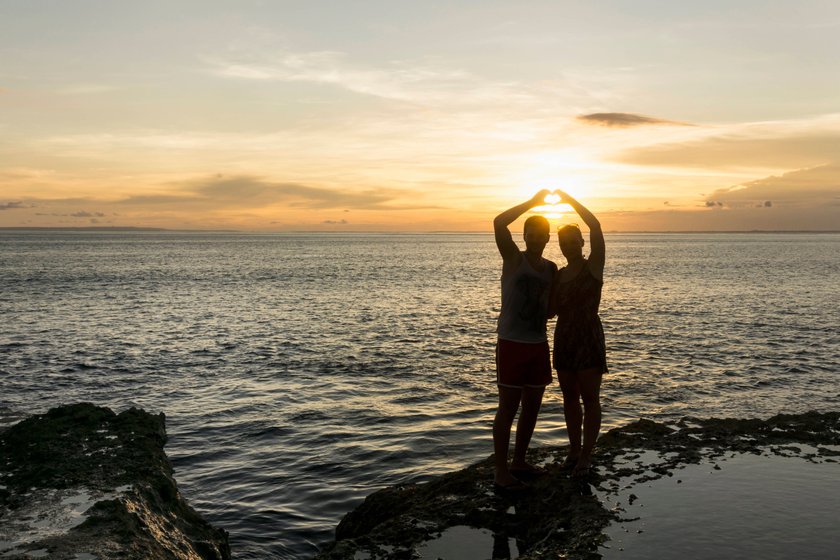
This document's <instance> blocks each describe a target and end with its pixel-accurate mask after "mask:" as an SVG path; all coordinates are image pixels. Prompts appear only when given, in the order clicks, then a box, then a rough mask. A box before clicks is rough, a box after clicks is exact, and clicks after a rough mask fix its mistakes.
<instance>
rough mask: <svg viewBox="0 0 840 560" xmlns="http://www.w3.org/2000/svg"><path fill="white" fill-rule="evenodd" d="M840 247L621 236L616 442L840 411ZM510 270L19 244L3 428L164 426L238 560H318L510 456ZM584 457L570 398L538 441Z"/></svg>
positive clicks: (296, 248)
mask: <svg viewBox="0 0 840 560" xmlns="http://www.w3.org/2000/svg"><path fill="white" fill-rule="evenodd" d="M838 246H840V235H835V234H831V235H775V234H773V235H770V234H767V235H759V234H755V235H752V234H744V235H724V234H717V235H653V234H651V235H642V234H638V235H630V234H627V235H609V236H608V237H607V250H608V261H607V272H606V276H605V278H606V284H605V288H604V297H603V304H602V318H603V322H604V326H605V330H606V334H607V345H608V352H609V355H608V359H609V363H610V370H611V372H610V374H609V376H608V377H607V379H606V380H605V383H604V389H603V403H604V410H605V428H609V427H612V426H617V425H622V424H625V423H626V422H627V421H629V420H634V419H637V418H639V417H642V416H644V417H650V418H655V419H669V418H676V417H681V416H684V415H692V416H698V417H708V416H727V417H750V416H759V417H767V416H770V415H773V414H776V413H778V412H803V411H805V410H810V409H818V410H820V409H821V410H831V409H834V408H836V402H837V398H838V397H839V396H840V392H838V389H837V387H838V384H837V379H838V374H839V373H840V364H838V361H839V360H840V351H838V350H840V338H839V337H838V334H837V320H836V318H837V317H838V316H840V304H838V299H837V297H836V291H837V288H836V283H835V282H834V281H833V280H832V279H833V278H837V275H838V272H840V251H838V250H837V249H838ZM547 257H549V258H552V259H554V260H556V261H558V262H560V261H562V257H561V256H560V254H559V249H558V248H557V247H556V246H554V245H551V246H550V247H549V250H548V253H547ZM499 266H500V259H499V257H498V254H497V251H496V248H495V245H494V242H493V238H492V235H483V234H482V235H394V234H370V235H363V234H357V235H307V234H282V235H258V234H182V233H177V234H176V233H165V232H163V233H162V232H135V233H129V234H126V233H113V232H112V233H56V232H29V233H20V232H15V233H10V232H3V233H0V285H1V286H2V287H3V290H2V295H0V316H2V317H3V319H4V320H3V322H2V324H0V376H2V382H3V391H2V394H0V423H2V422H4V421H5V419H12V418H15V414H16V413H18V412H43V411H45V410H47V409H48V408H49V407H51V406H54V405H56V404H58V403H59V402H64V403H66V402H76V401H91V402H94V403H96V404H100V405H105V406H111V407H113V408H115V409H117V410H122V409H124V408H126V407H129V406H140V407H143V408H146V409H147V410H150V411H162V412H165V413H166V415H167V428H168V432H169V435H170V439H169V443H168V445H167V453H168V454H169V456H170V457H171V459H172V461H173V464H174V466H175V468H176V476H177V479H178V482H179V484H180V487H181V489H182V491H183V492H184V494H185V495H186V496H187V497H188V499H189V500H190V501H191V502H192V504H193V505H194V506H195V507H196V508H197V509H198V510H199V511H201V512H202V513H204V514H205V516H206V517H207V518H208V520H209V521H211V522H212V523H214V524H216V525H218V526H220V527H223V528H225V529H227V530H229V531H230V533H231V540H232V547H233V551H234V554H235V556H236V557H237V558H265V557H273V558H301V557H306V556H309V555H312V554H314V553H315V551H316V550H317V548H318V546H319V545H320V544H321V543H323V542H325V541H327V540H329V539H330V538H331V536H332V532H333V529H334V527H335V524H336V523H337V522H338V520H339V519H340V518H341V516H342V515H343V514H344V513H346V512H347V511H349V510H350V509H352V508H353V507H354V506H356V505H358V504H359V503H360V502H361V500H362V499H363V498H364V497H365V496H366V495H367V494H369V493H370V492H372V491H374V490H376V489H378V488H380V487H382V486H385V485H388V484H393V483H395V482H400V481H404V480H407V479H416V478H419V479H423V478H424V477H428V476H431V475H434V474H439V473H442V472H445V471H448V470H452V469H454V468H459V467H462V466H464V465H466V464H469V463H471V462H474V461H476V460H478V459H482V458H484V457H486V456H487V455H489V454H490V452H491V442H490V423H491V420H492V416H493V413H494V410H495V404H496V394H495V385H494V381H495V376H494V363H493V347H494V343H495V339H494V328H495V319H496V316H497V314H498V311H499ZM3 407H6V408H3ZM564 441H565V429H564V426H563V421H562V407H561V404H560V396H559V391H556V390H549V392H548V394H547V398H546V401H545V404H544V407H543V411H542V415H541V420H540V425H539V426H538V428H537V433H536V435H535V441H534V443H535V444H537V445H538V444H560V443H563V442H564Z"/></svg>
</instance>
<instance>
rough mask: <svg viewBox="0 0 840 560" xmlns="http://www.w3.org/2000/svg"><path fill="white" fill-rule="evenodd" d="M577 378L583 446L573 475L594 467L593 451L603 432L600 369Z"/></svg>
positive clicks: (581, 372) (586, 371)
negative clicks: (581, 411)
mask: <svg viewBox="0 0 840 560" xmlns="http://www.w3.org/2000/svg"><path fill="white" fill-rule="evenodd" d="M575 375H576V376H577V381H578V387H579V388H580V396H581V399H582V400H583V446H582V447H581V451H580V459H579V460H578V463H577V465H576V466H575V469H574V471H573V472H572V474H576V473H577V472H583V471H585V470H586V469H588V468H589V467H590V466H592V450H593V449H594V448H595V442H596V441H597V440H598V432H600V431H601V377H602V373H601V372H600V371H599V370H598V369H587V370H583V371H579V372H577V373H576V374H575Z"/></svg>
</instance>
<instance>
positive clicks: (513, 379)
mask: <svg viewBox="0 0 840 560" xmlns="http://www.w3.org/2000/svg"><path fill="white" fill-rule="evenodd" d="M552 194H554V195H559V197H560V202H561V203H566V204H568V205H570V206H571V207H572V208H574V210H575V211H576V212H577V213H578V215H579V216H580V217H581V218H582V219H583V221H584V223H586V225H587V226H588V227H589V237H590V244H591V251H590V254H589V258H584V256H583V246H584V241H583V235H582V234H581V232H580V229H578V227H577V226H576V225H567V226H564V227H562V228H560V229H558V230H557V236H558V238H559V242H560V250H561V251H562V252H563V256H564V257H566V261H567V264H566V266H565V267H563V268H561V269H560V270H558V269H557V265H555V264H554V263H553V262H551V261H549V260H547V259H544V258H543V257H542V253H543V250H544V249H545V246H546V244H548V241H549V239H550V238H551V234H550V226H549V223H548V220H547V219H545V218H544V217H543V216H531V217H530V218H528V219H527V220H525V247H526V249H525V251H520V250H519V247H517V245H516V243H515V242H514V241H513V238H512V236H511V234H510V230H509V229H508V226H509V225H510V224H512V223H513V222H514V221H515V220H516V219H517V218H519V217H520V216H521V215H522V214H524V213H525V212H527V211H528V210H530V209H532V208H534V207H536V206H540V205H543V204H546V200H545V198H546V196H548V195H552ZM493 226H494V229H495V233H496V245H497V246H498V248H499V252H500V253H501V255H502V259H503V265H502V311H501V314H500V315H499V324H498V328H497V333H498V335H499V340H498V344H497V346H496V380H497V382H498V386H499V408H498V410H497V412H496V418H495V420H494V422H493V446H494V452H495V473H496V474H495V480H494V482H495V487H496V489H498V490H521V489H524V488H525V486H524V484H523V483H522V481H521V480H520V479H522V478H529V477H533V476H535V475H539V474H542V473H543V472H544V471H543V470H542V469H540V468H539V467H535V466H533V465H529V464H528V463H527V462H526V461H525V452H526V451H527V450H528V444H529V443H530V441H531V436H532V435H533V433H534V426H535V425H536V422H537V415H538V413H539V411H540V405H541V404H542V398H543V392H544V391H545V388H546V386H548V385H549V384H550V383H551V380H552V373H551V360H550V357H549V349H548V339H547V338H546V322H547V320H548V319H549V318H550V317H553V316H555V315H556V316H557V328H556V329H555V331H554V368H555V369H556V370H557V377H558V379H559V381H560V388H561V390H562V391H563V411H564V414H565V416H566V427H567V429H568V433H569V455H568V457H566V459H565V461H564V463H563V464H564V466H565V467H567V468H571V469H572V476H584V475H586V474H588V472H589V469H590V467H591V464H592V449H593V448H594V446H595V440H596V439H597V438H598V431H599V430H600V428H601V404H600V400H599V391H600V388H601V376H602V375H603V374H604V373H606V372H607V360H606V349H605V345H604V331H603V329H602V327H601V320H600V319H599V317H598V305H599V304H600V302H601V286H602V285H603V273H604V234H603V233H602V232H601V224H600V223H599V222H598V220H597V218H595V216H594V215H593V214H592V212H590V211H589V210H587V209H586V208H585V207H584V206H583V205H581V204H580V203H579V202H578V201H577V200H575V199H574V198H572V197H571V196H569V195H568V194H566V193H564V192H562V191H559V190H558V191H555V192H554V193H552V192H550V191H548V190H542V191H540V192H538V193H537V194H536V195H535V196H534V197H533V198H532V199H531V200H529V201H527V202H524V203H522V204H520V205H518V206H514V207H513V208H511V209H509V210H506V211H504V212H502V213H501V214H499V215H498V216H497V217H496V219H495V220H494V221H493ZM581 401H582V402H583V407H581ZM520 404H521V411H520V413H519V421H518V422H517V425H516V441H515V444H514V452H513V461H512V462H511V464H510V465H508V461H507V458H508V448H509V446H510V432H511V426H512V424H513V419H514V417H515V416H516V413H517V411H518V410H519V409H520ZM517 477H518V478H517Z"/></svg>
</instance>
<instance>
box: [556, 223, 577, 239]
mask: <svg viewBox="0 0 840 560" xmlns="http://www.w3.org/2000/svg"><path fill="white" fill-rule="evenodd" d="M557 235H558V236H560V238H561V239H562V238H564V237H577V238H579V239H583V234H582V233H581V232H580V228H579V227H578V225H577V224H566V225H565V226H563V227H559V228H557Z"/></svg>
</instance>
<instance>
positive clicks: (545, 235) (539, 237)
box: [525, 216, 551, 253]
mask: <svg viewBox="0 0 840 560" xmlns="http://www.w3.org/2000/svg"><path fill="white" fill-rule="evenodd" d="M550 238H551V226H550V225H549V223H548V220H546V219H545V217H544V216H531V217H530V218H528V219H527V220H525V247H526V248H527V250H528V251H532V252H539V253H542V251H543V249H545V246H546V244H547V243H548V240H549V239H550Z"/></svg>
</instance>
